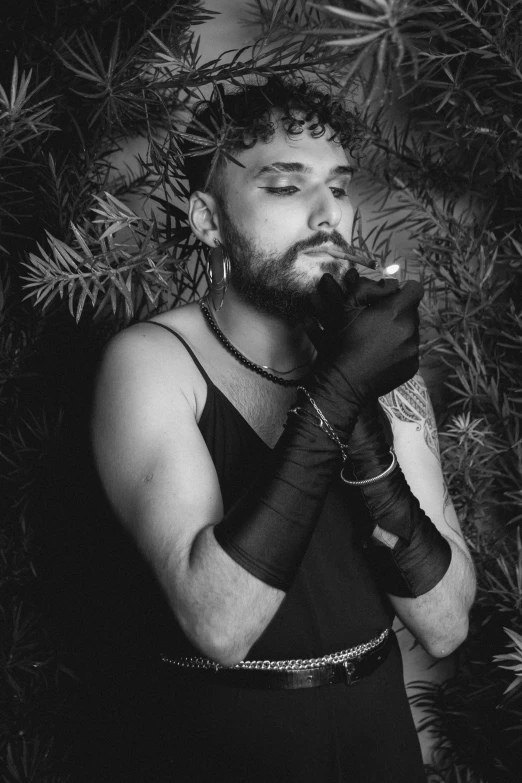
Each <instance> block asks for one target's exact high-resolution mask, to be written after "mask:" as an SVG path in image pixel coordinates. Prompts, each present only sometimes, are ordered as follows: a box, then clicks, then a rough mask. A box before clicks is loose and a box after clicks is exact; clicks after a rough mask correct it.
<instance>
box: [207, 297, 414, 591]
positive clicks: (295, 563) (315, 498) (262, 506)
mask: <svg viewBox="0 0 522 783" xmlns="http://www.w3.org/2000/svg"><path fill="white" fill-rule="evenodd" d="M377 290H378V291H379V296H375V297H374V298H372V297H371V296H369V295H368V296H366V302H367V304H368V305H370V306H362V307H361V306H358V309H359V312H358V313H357V316H356V318H355V319H352V320H351V321H350V323H348V324H346V325H345V326H344V327H343V329H342V333H341V334H342V337H341V338H339V336H337V339H336V345H335V349H334V350H333V351H332V353H331V356H330V357H328V358H325V359H324V360H323V359H322V360H321V363H320V368H319V370H318V371H317V372H316V373H314V375H313V376H312V378H310V379H309V380H308V381H307V383H306V387H307V391H308V394H309V395H310V396H312V397H313V398H314V399H315V400H317V404H318V405H319V406H320V407H321V410H323V411H324V413H325V415H326V416H327V418H328V420H329V421H330V422H331V424H332V426H333V427H334V428H335V430H336V432H337V433H338V435H339V437H340V438H341V439H342V440H344V441H346V440H347V439H348V438H349V436H350V434H351V431H352V429H353V427H354V425H355V422H356V419H357V415H358V413H359V409H360V407H361V401H364V400H365V399H366V397H367V395H368V394H369V391H370V390H372V389H374V388H376V387H377V388H379V389H384V391H382V392H381V393H382V394H384V393H385V392H386V391H388V390H390V389H391V388H394V387H393V386H389V381H387V380H386V378H387V377H392V378H394V379H395V378H396V377H399V378H400V379H401V380H400V381H399V382H402V381H405V380H408V379H409V378H410V377H411V376H412V375H414V373H415V371H416V369H417V364H418V360H417V340H416V325H415V324H416V321H415V313H416V309H417V305H418V303H419V301H420V298H421V295H422V289H421V291H420V292H419V290H418V288H415V286H414V287H413V290H412V289H411V287H410V289H409V290H401V291H396V292H394V293H393V294H390V295H388V296H386V297H383V296H382V293H381V290H380V289H377ZM392 299H393V301H392ZM354 328H355V329H356V331H355V335H354V336H353V338H352V337H351V334H350V333H351V330H352V329H354ZM381 333H384V334H387V335H388V337H387V339H386V341H385V342H386V347H385V349H384V350H383V349H382V348H381V347H380V346H381V343H382V340H383V338H382V336H381ZM302 397H303V399H302V402H301V400H300V401H299V404H300V406H301V407H302V408H303V409H304V410H305V411H307V412H308V413H309V414H310V416H306V415H305V416H298V417H296V416H291V417H289V419H288V420H287V423H286V427H285V432H284V433H283V436H282V438H281V439H280V441H279V443H278V444H277V446H276V448H275V449H274V451H273V455H272V461H271V463H270V464H269V466H268V467H267V468H266V470H265V474H264V476H260V478H259V481H258V482H257V484H256V486H255V487H253V488H251V489H250V490H249V491H248V492H247V493H246V494H245V495H244V496H243V497H242V498H241V499H240V500H239V501H238V502H237V503H236V504H235V505H234V506H233V508H232V509H230V511H229V512H228V513H227V514H226V516H225V517H224V518H223V519H222V520H221V522H219V523H218V524H217V525H216V526H215V527H214V535H215V538H216V540H217V542H218V544H219V545H220V546H221V548H222V549H223V550H224V551H225V552H227V554H228V555H229V556H230V557H231V558H232V559H233V560H235V561H236V562H237V563H239V564H240V565H241V566H242V567H243V568H244V569H245V570H246V571H248V572H249V573H251V574H253V575H254V576H256V577H257V578H258V579H260V580H261V581H263V582H265V583H266V584H268V585H271V586H272V587H276V588H278V589H281V590H288V589H289V587H290V585H291V584H292V581H293V579H294V578H295V574H296V572H297V570H298V568H299V566H300V564H301V561H302V559H303V557H304V555H305V552H306V549H307V547H308V544H309V541H310V538H311V537H312V534H313V531H314V528H315V525H316V523H317V520H318V519H319V515H320V513H321V509H322V507H323V503H324V500H325V497H326V494H327V491H328V487H329V485H330V482H331V480H332V477H333V475H334V472H335V471H336V470H339V469H340V467H341V452H340V449H339V447H338V445H337V444H336V443H335V442H334V441H332V440H331V439H330V437H329V436H328V435H327V434H326V433H325V432H324V431H323V430H322V429H321V428H320V427H318V426H317V424H316V423H315V421H314V416H315V413H316V411H315V410H314V408H313V405H312V403H311V402H310V400H309V398H308V396H306V395H305V394H303V395H302Z"/></svg>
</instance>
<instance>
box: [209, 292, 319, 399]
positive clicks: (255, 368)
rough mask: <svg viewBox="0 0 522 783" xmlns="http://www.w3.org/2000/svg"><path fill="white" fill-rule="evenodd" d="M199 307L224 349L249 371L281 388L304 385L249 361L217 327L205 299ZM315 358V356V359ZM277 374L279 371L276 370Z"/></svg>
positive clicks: (305, 365) (297, 368)
mask: <svg viewBox="0 0 522 783" xmlns="http://www.w3.org/2000/svg"><path fill="white" fill-rule="evenodd" d="M199 306H200V308H201V312H202V313H203V315H204V316H205V318H206V320H207V323H208V325H209V326H210V328H211V329H212V331H213V332H214V334H215V335H216V337H217V338H218V340H219V341H220V343H222V344H223V345H224V347H225V348H226V349H227V351H228V352H229V353H231V354H232V356H234V357H235V358H236V359H237V360H238V362H241V364H243V365H244V366H245V367H248V369H249V370H252V372H256V373H257V374H258V375H261V376H262V377H263V378H266V380H267V381H272V383H277V384H279V385H280V386H296V387H297V386H299V385H300V384H301V383H302V378H296V379H289V378H280V377H279V376H278V375H274V374H273V373H271V372H269V370H273V369H274V368H273V367H267V366H266V365H264V364H256V363H255V362H252V361H250V359H247V357H246V356H244V355H243V354H242V353H241V351H238V349H237V348H236V347H235V346H234V345H232V343H231V342H230V340H229V339H228V338H227V337H226V336H225V335H224V334H223V332H222V331H221V329H220V328H219V326H218V325H217V323H216V321H215V319H214V316H213V315H212V313H211V312H210V308H209V306H208V304H207V302H206V301H205V300H204V299H201V300H200V302H199ZM313 358H315V356H314V357H313ZM313 358H312V359H309V360H308V361H307V362H304V363H303V364H299V365H298V366H297V367H293V368H292V369H291V370H286V372H283V373H281V375H289V374H290V373H291V372H295V371H296V370H300V369H301V368H302V367H307V366H308V365H309V364H311V363H312V361H313ZM276 372H277V370H276Z"/></svg>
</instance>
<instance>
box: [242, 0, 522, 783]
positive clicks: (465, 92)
mask: <svg viewBox="0 0 522 783" xmlns="http://www.w3.org/2000/svg"><path fill="white" fill-rule="evenodd" d="M270 5H271V4H268V3H264V2H258V3H256V6H257V7H258V9H261V14H262V16H263V18H264V19H265V24H268V23H269V13H270ZM318 7H319V4H315V5H314V8H313V12H309V11H308V10H307V9H308V8H309V6H307V5H306V4H299V3H297V2H294V1H292V2H287V3H279V4H277V14H278V25H277V29H278V35H279V37H281V36H283V37H284V36H285V35H295V34H296V33H301V34H304V38H305V40H309V39H312V40H315V41H323V42H324V44H325V45H326V46H328V47H330V48H331V49H332V51H333V52H334V53H335V54H336V55H339V54H341V53H344V54H345V55H346V56H347V62H346V65H345V66H338V68H337V69H336V71H335V81H336V83H337V84H339V85H340V88H341V89H344V90H346V89H348V88H349V89H353V86H354V81H355V82H356V83H357V84H358V85H359V90H360V94H361V96H362V99H361V100H362V105H363V108H364V114H363V117H362V121H363V123H364V125H365V138H366V144H365V146H364V147H363V151H362V155H361V158H360V163H361V173H362V174H363V175H364V177H365V179H366V180H367V181H368V182H369V183H370V185H369V188H368V189H369V192H370V194H371V195H372V197H373V198H374V199H375V198H377V199H378V203H379V206H378V214H377V218H378V220H379V221H384V222H381V225H380V226H379V228H378V229H374V230H373V232H370V234H371V236H370V237H366V238H365V242H366V243H367V244H368V243H369V244H370V246H371V243H372V241H373V243H374V245H375V246H376V247H377V248H380V249H383V248H384V249H385V250H387V249H388V248H389V247H390V245H391V242H390V240H391V238H392V237H393V234H394V233H395V232H397V231H401V232H405V233H406V234H407V237H408V243H409V244H410V245H411V247H412V252H411V254H410V255H409V257H408V258H407V259H405V260H404V261H405V262H407V263H409V265H410V267H414V268H415V269H416V270H417V271H418V273H419V274H420V276H421V278H422V279H423V280H424V282H425V284H426V288H427V290H428V292H429V296H428V297H426V298H425V302H424V326H425V342H424V346H423V350H424V360H425V363H427V362H430V363H431V365H432V367H433V364H434V363H435V364H437V365H438V367H439V373H440V376H441V379H442V381H443V386H442V388H441V389H440V388H439V389H436V390H435V391H436V392H437V391H438V394H436V395H435V396H436V400H437V401H438V406H437V407H438V411H437V412H438V420H439V428H440V434H441V446H442V457H443V467H444V470H445V475H446V478H447V483H448V486H449V490H450V492H451V494H452V497H453V498H454V500H455V504H456V508H457V511H458V514H459V518H460V521H461V524H462V527H463V530H464V533H465V536H466V539H467V541H468V544H469V545H470V548H471V550H472V553H473V555H474V558H475V562H476V566H477V572H478V579H479V589H478V599H477V602H476V606H475V608H474V611H473V614H472V625H471V632H470V636H469V639H468V641H467V643H466V644H465V645H464V646H463V648H462V650H461V652H460V665H459V668H458V672H457V674H456V675H455V677H454V678H453V679H451V680H450V681H448V682H446V683H444V684H443V685H433V684H428V683H419V684H418V688H417V696H416V701H417V702H418V703H419V704H421V705H424V706H426V707H427V708H428V710H429V711H430V717H428V718H427V719H426V721H425V725H427V726H428V725H431V727H432V728H433V729H434V730H435V731H436V733H437V735H438V753H437V761H438V764H437V769H435V768H434V769H433V770H432V773H433V780H444V781H464V780H465V781H469V782H470V783H479V782H481V781H483V782H484V783H497V781H498V782H499V783H500V781H502V783H504V782H506V781H515V780H518V779H519V776H520V764H519V762H520V758H521V755H522V723H521V716H522V708H521V701H520V698H521V694H522V691H521V689H520V685H521V684H522V644H521V632H522V612H521V609H522V549H521V544H520V524H521V521H522V514H521V500H522V494H521V486H522V484H521V471H522V450H521V449H522V439H521V438H522V428H521V425H522V422H521V418H522V395H521V389H522V362H521V358H520V357H521V352H520V348H521V334H522V331H521V328H522V312H521V307H520V302H521V293H522V288H521V285H522V266H521V255H522V224H521V214H520V213H521V210H522V168H521V166H522V114H521V106H522V103H521V97H522V5H521V4H520V3H509V2H503V0H443V1H442V2H439V3H436V4H435V3H429V2H425V1H424V0H359V2H336V3H332V4H331V5H324V6H322V9H321V10H322V14H320V15H319V17H318V16H317V11H318ZM390 105H391V106H392V107H393V115H394V116H393V118H392V119H390V111H389V110H388V109H389V106H390ZM390 260H392V259H391V258H390Z"/></svg>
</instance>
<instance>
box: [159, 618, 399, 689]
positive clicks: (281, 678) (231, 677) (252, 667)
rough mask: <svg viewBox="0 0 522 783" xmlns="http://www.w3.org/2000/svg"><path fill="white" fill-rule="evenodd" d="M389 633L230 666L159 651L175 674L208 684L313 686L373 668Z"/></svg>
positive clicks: (352, 678) (349, 680)
mask: <svg viewBox="0 0 522 783" xmlns="http://www.w3.org/2000/svg"><path fill="white" fill-rule="evenodd" d="M393 637H394V634H393V631H391V629H389V628H387V629H386V630H385V631H383V632H382V633H381V634H380V636H378V637H376V638H375V639H371V640H370V641H369V642H365V643H364V644H359V645H357V646H356V647H352V648H350V649H348V650H343V651H342V652H339V653H332V654H331V655H325V656H323V657H322V658H308V659H300V658H298V659H296V660H291V661H241V662H240V663H238V664H236V665H235V666H230V667H225V666H221V665H220V664H218V663H214V662H213V661H211V660H209V659H208V658H202V657H201V658H199V657H194V658H168V657H167V656H166V655H162V656H161V659H162V661H163V662H164V663H165V664H167V665H170V666H171V667H172V670H173V671H177V673H178V674H181V673H183V675H185V674H187V675H189V676H190V677H195V678H198V679H200V680H204V681H205V682H207V683H209V684H215V685H230V686H232V687H236V688H262V689H268V690H281V689H294V688H317V687H321V686H325V685H337V684H338V683H342V684H344V685H353V684H354V683H355V682H357V681H358V680H361V679H362V678H363V677H367V676H368V675H369V674H371V673H372V672H374V671H375V669H377V667H378V666H380V664H381V663H382V662H383V661H384V660H385V659H386V657H387V655H388V653H389V652H390V649H391V646H392V639H393Z"/></svg>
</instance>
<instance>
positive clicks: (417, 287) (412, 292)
mask: <svg viewBox="0 0 522 783" xmlns="http://www.w3.org/2000/svg"><path fill="white" fill-rule="evenodd" d="M423 296H424V288H423V287H422V285H421V283H419V282H418V281H417V280H406V282H405V283H403V285H402V286H401V287H400V288H399V291H398V293H397V297H400V298H401V301H402V303H403V305H404V306H405V307H409V306H411V305H414V306H415V307H417V306H418V305H419V304H420V302H421V300H422V297H423Z"/></svg>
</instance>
